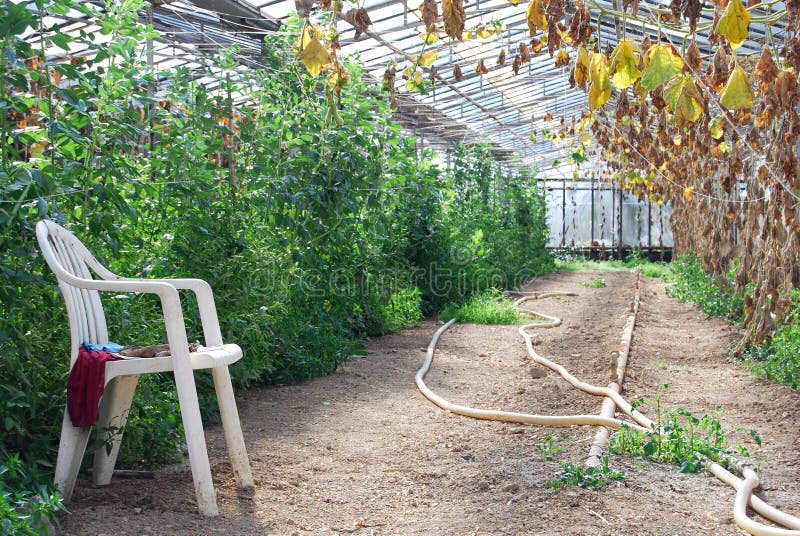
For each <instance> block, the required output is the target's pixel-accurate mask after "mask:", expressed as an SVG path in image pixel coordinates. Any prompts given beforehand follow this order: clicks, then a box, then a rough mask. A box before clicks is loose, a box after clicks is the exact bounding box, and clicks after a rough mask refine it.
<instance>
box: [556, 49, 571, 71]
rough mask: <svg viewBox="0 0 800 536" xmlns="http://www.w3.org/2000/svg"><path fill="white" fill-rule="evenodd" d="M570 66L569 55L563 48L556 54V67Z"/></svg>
mask: <svg viewBox="0 0 800 536" xmlns="http://www.w3.org/2000/svg"><path fill="white" fill-rule="evenodd" d="M567 65H569V53H568V52H567V51H566V50H564V49H563V48H562V49H561V50H559V51H558V53H557V54H556V67H566V66H567Z"/></svg>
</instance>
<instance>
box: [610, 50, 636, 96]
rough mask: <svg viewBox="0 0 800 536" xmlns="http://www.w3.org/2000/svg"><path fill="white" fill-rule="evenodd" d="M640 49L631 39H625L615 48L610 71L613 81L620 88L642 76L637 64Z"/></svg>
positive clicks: (627, 85) (631, 83) (629, 84)
mask: <svg viewBox="0 0 800 536" xmlns="http://www.w3.org/2000/svg"><path fill="white" fill-rule="evenodd" d="M638 51H639V50H638V47H637V46H636V44H635V43H634V42H633V40H631V39H623V40H622V41H620V42H619V43H618V44H617V46H616V48H615V49H614V53H613V54H612V55H611V66H610V68H609V72H610V73H611V81H612V82H614V85H615V86H617V88H618V89H625V88H627V87H629V86H631V85H633V83H634V82H636V81H637V80H638V79H639V78H641V77H642V72H641V71H640V70H639V68H638V66H637V65H638V64H639V57H638Z"/></svg>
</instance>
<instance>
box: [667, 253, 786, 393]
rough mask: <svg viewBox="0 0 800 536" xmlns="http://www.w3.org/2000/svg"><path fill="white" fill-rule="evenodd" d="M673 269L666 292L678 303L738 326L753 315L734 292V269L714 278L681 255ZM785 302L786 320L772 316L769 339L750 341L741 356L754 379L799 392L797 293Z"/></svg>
mask: <svg viewBox="0 0 800 536" xmlns="http://www.w3.org/2000/svg"><path fill="white" fill-rule="evenodd" d="M672 270H673V273H674V279H673V284H672V285H671V286H670V287H669V289H668V292H669V293H670V294H671V295H672V296H674V297H676V298H678V299H679V300H681V301H685V302H691V303H694V304H695V305H696V306H697V307H698V308H700V310H702V311H703V312H704V313H706V314H708V315H709V316H718V317H722V318H726V319H728V320H730V321H732V322H735V323H737V324H741V323H742V322H743V321H744V319H745V317H746V316H748V315H752V314H753V313H754V305H753V303H752V301H751V300H748V299H747V298H741V297H740V296H739V295H738V294H737V293H736V292H735V289H734V286H735V283H734V277H735V274H736V270H737V269H736V266H734V267H733V268H732V269H731V270H730V271H729V272H728V274H727V275H726V276H725V277H714V276H712V275H710V274H709V273H707V272H706V270H705V268H704V267H703V264H702V263H701V261H700V260H699V259H697V258H696V257H693V256H690V255H683V256H680V257H678V258H677V259H676V260H675V261H674V262H673V263H672ZM785 301H786V302H787V303H786V304H783V305H781V307H782V308H785V309H786V311H787V312H786V314H785V317H784V318H783V319H782V320H781V319H779V318H778V317H777V316H774V317H773V324H772V331H771V333H768V335H769V337H768V338H766V337H765V338H762V339H761V340H754V341H752V342H753V343H754V344H752V345H751V346H749V347H748V348H747V349H746V351H745V352H744V354H743V356H744V357H745V359H746V360H747V362H748V365H749V367H750V369H751V370H752V371H753V372H754V373H755V374H756V376H758V377H760V378H764V379H769V380H773V381H776V382H779V383H782V384H784V385H788V386H789V387H791V388H792V389H799V388H800V294H798V292H797V291H795V290H793V291H791V292H790V294H789V297H788V299H787V300H785ZM767 312H768V311H767ZM779 320H780V322H779Z"/></svg>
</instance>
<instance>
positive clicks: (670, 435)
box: [609, 385, 761, 473]
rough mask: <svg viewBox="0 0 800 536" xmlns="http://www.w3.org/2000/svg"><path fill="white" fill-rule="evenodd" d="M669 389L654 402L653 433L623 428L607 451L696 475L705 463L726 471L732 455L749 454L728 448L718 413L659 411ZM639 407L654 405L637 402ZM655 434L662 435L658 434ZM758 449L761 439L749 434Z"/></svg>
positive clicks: (725, 433) (740, 448)
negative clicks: (713, 463) (698, 415)
mask: <svg viewBox="0 0 800 536" xmlns="http://www.w3.org/2000/svg"><path fill="white" fill-rule="evenodd" d="M667 387H668V386H666V385H664V386H662V388H660V389H659V392H658V395H657V396H656V401H655V403H654V405H655V409H656V415H657V418H656V422H655V423H654V425H653V430H652V431H649V432H641V431H638V430H635V429H633V428H630V427H623V428H621V429H620V430H619V431H618V432H616V433H615V434H614V435H613V436H612V437H611V442H610V445H609V451H610V452H613V453H615V454H624V455H628V456H633V457H635V458H639V459H645V460H649V461H653V462H656V463H665V464H671V465H677V466H678V467H680V470H681V472H683V473H696V472H699V471H701V470H702V469H703V464H704V462H705V461H707V460H710V461H713V462H717V463H719V464H720V465H723V466H725V467H728V468H733V467H734V466H735V454H736V453H739V454H740V455H741V454H744V453H748V451H747V449H746V448H744V447H741V446H737V447H733V448H731V447H730V446H729V445H728V435H729V434H728V433H727V432H726V431H725V430H723V428H722V424H721V422H720V410H719V408H718V409H717V413H715V414H714V415H703V416H702V417H700V418H698V417H695V416H694V415H693V414H692V413H690V412H689V411H687V410H685V409H683V408H677V409H662V407H661V396H662V394H663V392H664V390H665V389H666V388H667ZM642 403H646V404H653V403H651V402H649V401H643V400H641V399H640V400H639V401H637V403H636V405H637V406H638V405H640V404H642ZM658 430H661V431H662V432H661V433H659V432H658ZM750 436H751V437H752V438H753V440H754V442H755V444H756V445H757V446H760V445H761V438H760V437H759V436H758V434H757V433H756V432H755V431H750Z"/></svg>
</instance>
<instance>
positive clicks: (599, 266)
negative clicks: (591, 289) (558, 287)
mask: <svg viewBox="0 0 800 536" xmlns="http://www.w3.org/2000/svg"><path fill="white" fill-rule="evenodd" d="M636 251H637V250H635V249H634V251H633V252H632V253H631V254H630V255H629V256H628V258H627V259H626V260H625V261H621V260H616V259H611V260H603V261H593V260H588V259H586V258H583V257H573V258H570V259H568V260H558V259H556V261H555V265H556V270H557V271H559V272H570V273H574V272H590V271H597V272H622V271H626V270H639V271H641V272H642V274H643V275H645V276H648V277H654V278H658V279H662V280H664V281H670V280H671V279H672V276H673V275H672V267H671V265H670V263H665V262H652V261H650V260H648V259H646V258H644V257H642V256H641V254H640V253H638V254H637V252H636Z"/></svg>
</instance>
